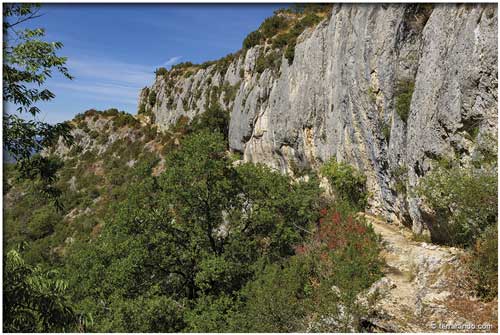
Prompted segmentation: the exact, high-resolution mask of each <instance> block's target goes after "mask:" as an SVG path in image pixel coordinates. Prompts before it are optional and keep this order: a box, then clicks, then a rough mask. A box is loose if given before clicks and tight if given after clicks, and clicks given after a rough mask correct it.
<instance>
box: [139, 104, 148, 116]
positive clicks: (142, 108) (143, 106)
mask: <svg viewBox="0 0 500 335" xmlns="http://www.w3.org/2000/svg"><path fill="white" fill-rule="evenodd" d="M137 114H146V104H145V103H142V104H140V105H139V109H138V111H137Z"/></svg>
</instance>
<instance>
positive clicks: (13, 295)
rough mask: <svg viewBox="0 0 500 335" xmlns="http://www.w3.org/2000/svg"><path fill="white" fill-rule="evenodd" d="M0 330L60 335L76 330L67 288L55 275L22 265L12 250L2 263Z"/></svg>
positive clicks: (16, 253) (75, 320)
mask: <svg viewBox="0 0 500 335" xmlns="http://www.w3.org/2000/svg"><path fill="white" fill-rule="evenodd" d="M3 278H4V282H3V285H4V286H3V317H4V321H3V322H4V323H3V330H4V331H5V332H16V333H19V332H64V331H71V330H73V329H76V326H77V315H76V313H75V311H74V310H73V307H72V305H71V303H70V302H69V300H68V298H67V296H66V289H67V284H66V282H65V281H63V280H61V279H59V278H58V277H57V272H55V271H48V272H44V271H42V269H41V268H40V267H32V266H30V265H28V264H26V263H25V262H24V260H23V259H22V257H21V256H20V254H19V253H18V252H17V251H16V250H11V251H9V252H8V253H7V255H6V257H5V259H4V277H3Z"/></svg>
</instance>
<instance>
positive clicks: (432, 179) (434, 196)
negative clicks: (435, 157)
mask: <svg viewBox="0 0 500 335" xmlns="http://www.w3.org/2000/svg"><path fill="white" fill-rule="evenodd" d="M497 186H498V179H497V172H496V168H495V167H491V166H489V167H488V166H485V167H484V168H482V169H476V168H466V167H460V166H458V165H451V166H450V165H448V164H443V165H438V166H437V167H436V168H434V169H433V170H432V171H431V172H429V173H428V174H427V175H426V176H425V177H423V178H422V179H421V180H420V183H419V186H418V188H417V194H418V195H420V196H422V197H423V199H424V201H425V203H426V204H427V205H428V206H429V207H430V208H431V209H432V210H433V217H432V220H433V221H432V223H431V224H430V225H429V226H430V227H429V228H430V230H431V237H432V240H433V241H434V242H437V243H444V244H450V245H460V246H470V245H472V244H473V243H474V241H475V240H476V239H477V238H478V237H479V236H480V235H481V234H482V232H483V231H484V230H485V229H486V228H487V227H488V226H490V225H496V224H497V217H498V212H497V204H498V203H497V201H498V197H497Z"/></svg>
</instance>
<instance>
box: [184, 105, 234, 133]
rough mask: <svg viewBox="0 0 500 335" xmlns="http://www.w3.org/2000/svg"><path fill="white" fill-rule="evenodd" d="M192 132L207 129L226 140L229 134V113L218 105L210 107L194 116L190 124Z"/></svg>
mask: <svg viewBox="0 0 500 335" xmlns="http://www.w3.org/2000/svg"><path fill="white" fill-rule="evenodd" d="M191 127H192V131H195V132H196V131H201V130H203V129H208V130H210V131H212V132H219V133H221V134H222V135H223V136H224V139H227V136H228V132H229V112H228V111H226V110H224V109H223V108H222V107H221V106H220V105H219V104H214V105H211V106H210V107H209V108H208V109H207V110H206V111H205V112H204V113H203V114H201V115H197V116H195V118H193V121H192V122H191Z"/></svg>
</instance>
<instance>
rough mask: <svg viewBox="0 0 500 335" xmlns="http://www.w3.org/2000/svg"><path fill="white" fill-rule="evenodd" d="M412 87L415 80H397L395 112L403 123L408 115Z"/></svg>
mask: <svg viewBox="0 0 500 335" xmlns="http://www.w3.org/2000/svg"><path fill="white" fill-rule="evenodd" d="M414 88H415V82H413V81H409V80H406V81H400V82H398V84H397V87H396V113H397V114H398V115H399V117H400V118H401V120H402V121H403V122H404V123H405V124H406V122H407V120H408V116H409V115H410V105H411V98H412V96H413V90H414Z"/></svg>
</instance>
